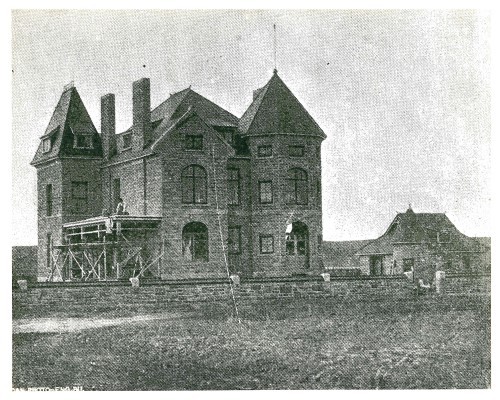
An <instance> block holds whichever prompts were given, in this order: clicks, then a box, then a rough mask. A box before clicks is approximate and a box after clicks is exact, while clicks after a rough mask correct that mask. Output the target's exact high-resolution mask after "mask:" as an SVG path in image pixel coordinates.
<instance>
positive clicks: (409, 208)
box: [406, 203, 413, 212]
mask: <svg viewBox="0 0 500 400" xmlns="http://www.w3.org/2000/svg"><path fill="white" fill-rule="evenodd" d="M406 212H413V209H412V208H411V203H408V210H406Z"/></svg>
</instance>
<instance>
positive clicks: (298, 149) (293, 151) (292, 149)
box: [288, 146, 304, 157]
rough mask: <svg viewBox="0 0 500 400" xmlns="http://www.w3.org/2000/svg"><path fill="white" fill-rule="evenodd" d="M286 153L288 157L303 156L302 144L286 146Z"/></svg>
mask: <svg viewBox="0 0 500 400" xmlns="http://www.w3.org/2000/svg"><path fill="white" fill-rule="evenodd" d="M288 155H289V156H290V157H303V156H304V146H288Z"/></svg>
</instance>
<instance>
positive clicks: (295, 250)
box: [286, 222, 309, 256]
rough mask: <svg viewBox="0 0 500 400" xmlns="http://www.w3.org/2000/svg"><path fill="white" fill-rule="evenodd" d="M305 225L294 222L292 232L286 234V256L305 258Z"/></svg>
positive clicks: (306, 242) (307, 234)
mask: <svg viewBox="0 0 500 400" xmlns="http://www.w3.org/2000/svg"><path fill="white" fill-rule="evenodd" d="M308 236H309V232H308V229H307V225H306V224H304V223H302V222H294V223H293V224H292V231H291V232H290V233H287V234H286V254H288V255H289V256H295V255H297V256H305V255H306V254H307V253H308V247H309V246H308Z"/></svg>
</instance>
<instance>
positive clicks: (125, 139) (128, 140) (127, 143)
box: [122, 133, 132, 150]
mask: <svg viewBox="0 0 500 400" xmlns="http://www.w3.org/2000/svg"><path fill="white" fill-rule="evenodd" d="M122 144H123V150H127V149H130V148H131V147H132V134H131V133H126V134H125V135H123V136H122Z"/></svg>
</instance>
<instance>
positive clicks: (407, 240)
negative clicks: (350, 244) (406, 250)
mask: <svg viewBox="0 0 500 400" xmlns="http://www.w3.org/2000/svg"><path fill="white" fill-rule="evenodd" d="M443 233H447V236H448V235H449V238H450V239H449V241H448V240H447V241H446V242H445V241H442V240H438V238H439V235H440V234H441V235H442V234H443ZM438 242H439V243H441V245H445V246H446V247H447V249H448V250H451V251H472V252H477V251H483V250H485V246H484V245H483V244H482V243H480V242H479V241H476V240H474V238H471V237H469V236H466V235H464V234H463V233H462V232H460V231H459V230H458V229H457V228H456V226H455V225H454V224H453V223H452V222H451V221H450V219H449V218H448V216H447V215H446V214H444V213H415V212H414V211H413V210H412V209H411V207H410V208H408V210H407V211H406V212H404V213H398V214H397V215H396V217H395V218H394V220H393V221H392V222H391V224H390V225H389V227H388V229H387V230H386V231H385V233H384V234H383V235H382V236H380V237H379V238H378V239H375V240H373V241H372V242H370V243H368V244H367V245H366V246H364V247H362V248H361V249H360V250H358V252H357V254H358V255H369V254H392V253H393V251H394V245H397V244H414V243H430V244H432V245H437V243H438Z"/></svg>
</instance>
